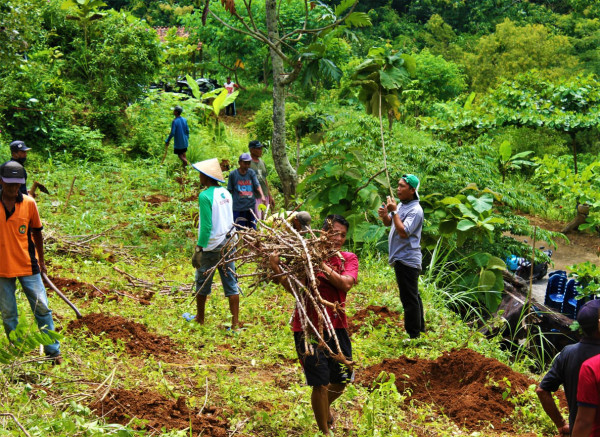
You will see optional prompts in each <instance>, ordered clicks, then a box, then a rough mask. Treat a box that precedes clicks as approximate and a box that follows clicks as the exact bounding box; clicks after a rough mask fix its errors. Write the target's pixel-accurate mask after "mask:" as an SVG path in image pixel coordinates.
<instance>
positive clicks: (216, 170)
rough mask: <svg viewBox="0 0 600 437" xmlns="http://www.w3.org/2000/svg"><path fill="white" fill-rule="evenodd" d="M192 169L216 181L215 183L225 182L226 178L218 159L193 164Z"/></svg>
mask: <svg viewBox="0 0 600 437" xmlns="http://www.w3.org/2000/svg"><path fill="white" fill-rule="evenodd" d="M192 167H194V169H195V170H198V171H199V172H200V173H202V174H204V175H206V176H208V177H209V178H211V179H214V180H215V181H218V182H225V177H224V176H223V172H222V171H221V166H220V165H219V160H218V159H217V158H212V159H207V160H206V161H200V162H197V163H195V164H192Z"/></svg>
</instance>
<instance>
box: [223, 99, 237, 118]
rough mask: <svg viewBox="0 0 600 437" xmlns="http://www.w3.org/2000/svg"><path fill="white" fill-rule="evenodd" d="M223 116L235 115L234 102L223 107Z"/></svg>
mask: <svg viewBox="0 0 600 437" xmlns="http://www.w3.org/2000/svg"><path fill="white" fill-rule="evenodd" d="M225 115H236V112H235V102H232V103H230V104H229V105H227V106H225Z"/></svg>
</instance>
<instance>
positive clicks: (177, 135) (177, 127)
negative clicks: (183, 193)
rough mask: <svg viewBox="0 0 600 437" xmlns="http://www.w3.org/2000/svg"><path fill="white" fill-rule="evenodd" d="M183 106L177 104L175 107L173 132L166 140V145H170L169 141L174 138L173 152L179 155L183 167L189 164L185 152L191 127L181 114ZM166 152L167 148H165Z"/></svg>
mask: <svg viewBox="0 0 600 437" xmlns="http://www.w3.org/2000/svg"><path fill="white" fill-rule="evenodd" d="M182 112H183V108H182V107H181V106H175V108H173V115H175V119H174V120H173V122H172V123H171V133H170V134H169V136H168V137H167V139H166V140H165V147H168V146H169V141H171V138H173V153H175V155H177V156H178V157H179V159H180V160H181V163H182V164H183V167H184V168H185V166H187V165H188V164H189V162H188V160H187V157H186V156H185V153H186V152H187V149H188V141H189V138H190V129H189V127H188V124H187V120H186V119H185V118H183V117H182V116H181V113H182ZM165 154H166V150H165Z"/></svg>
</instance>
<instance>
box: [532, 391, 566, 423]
mask: <svg viewBox="0 0 600 437" xmlns="http://www.w3.org/2000/svg"><path fill="white" fill-rule="evenodd" d="M535 392H536V394H537V395H538V398H539V399H540V403H541V404H542V408H543V409H544V411H545V412H546V414H547V415H548V417H550V419H552V422H554V424H555V425H556V427H557V428H558V432H559V433H560V434H562V435H569V433H570V430H569V424H568V423H566V422H565V419H564V418H563V416H562V414H560V411H558V407H557V406H556V403H555V402H554V399H553V398H552V393H550V392H549V391H546V390H544V389H542V388H540V387H538V388H536V389H535Z"/></svg>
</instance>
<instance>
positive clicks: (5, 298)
mask: <svg viewBox="0 0 600 437" xmlns="http://www.w3.org/2000/svg"><path fill="white" fill-rule="evenodd" d="M24 183H25V169H24V168H23V166H22V165H21V164H19V163H18V162H16V161H9V162H7V163H6V164H5V165H3V166H2V169H1V170H0V184H1V186H2V192H1V194H0V198H1V199H2V207H0V249H1V250H0V252H1V253H2V255H1V256H0V313H1V314H2V322H3V325H4V331H5V332H6V335H7V336H8V338H9V340H10V333H11V332H12V331H14V330H15V329H16V328H17V325H18V323H19V312H18V308H17V299H16V296H15V292H16V284H17V279H18V280H19V282H20V284H21V287H22V288H23V292H24V293H25V296H27V300H28V301H29V306H30V307H31V311H33V315H34V316H35V320H36V322H37V325H38V328H39V329H40V330H41V331H42V332H48V331H54V320H53V319H52V310H51V309H50V308H49V307H48V296H47V295H46V288H45V287H44V283H43V282H42V275H41V274H42V273H46V264H45V263H44V238H43V236H42V229H43V226H42V222H41V220H40V215H39V213H38V209H37V205H36V203H35V200H34V199H33V198H32V197H29V196H26V195H24V194H23V193H22V192H21V191H20V188H21V186H23V184H24ZM36 255H37V256H36ZM44 352H45V353H46V356H47V357H48V358H49V359H50V360H51V361H52V363H53V364H61V363H62V358H61V356H60V344H59V342H58V341H55V342H54V343H53V344H49V345H45V346H44Z"/></svg>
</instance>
